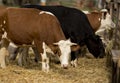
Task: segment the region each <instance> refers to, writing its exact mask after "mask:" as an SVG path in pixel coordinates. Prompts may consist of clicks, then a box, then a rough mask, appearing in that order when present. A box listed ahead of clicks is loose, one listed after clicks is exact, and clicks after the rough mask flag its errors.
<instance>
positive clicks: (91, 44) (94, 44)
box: [85, 35, 105, 58]
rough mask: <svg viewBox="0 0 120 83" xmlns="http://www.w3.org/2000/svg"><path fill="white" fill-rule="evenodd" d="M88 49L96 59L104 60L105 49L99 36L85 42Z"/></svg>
mask: <svg viewBox="0 0 120 83" xmlns="http://www.w3.org/2000/svg"><path fill="white" fill-rule="evenodd" d="M85 43H86V45H87V48H88V50H89V52H90V53H92V54H93V56H94V57H96V58H97V57H100V58H103V57H104V55H105V49H104V46H103V43H102V41H101V39H100V37H99V36H97V35H96V36H91V37H89V38H87V39H86V40H85Z"/></svg>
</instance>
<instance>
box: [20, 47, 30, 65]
mask: <svg viewBox="0 0 120 83" xmlns="http://www.w3.org/2000/svg"><path fill="white" fill-rule="evenodd" d="M28 51H29V47H24V48H23V50H22V53H21V55H22V56H23V57H22V60H23V64H24V65H27V63H28V62H29V60H28V59H29V56H28Z"/></svg>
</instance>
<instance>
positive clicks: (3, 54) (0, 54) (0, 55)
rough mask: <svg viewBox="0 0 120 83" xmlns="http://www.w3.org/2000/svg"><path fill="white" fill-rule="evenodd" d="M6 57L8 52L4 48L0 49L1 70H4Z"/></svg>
mask: <svg viewBox="0 0 120 83" xmlns="http://www.w3.org/2000/svg"><path fill="white" fill-rule="evenodd" d="M6 56H9V52H8V50H7V49H6V48H5V47H3V48H1V49H0V64H1V67H2V68H6V64H5V57H6Z"/></svg>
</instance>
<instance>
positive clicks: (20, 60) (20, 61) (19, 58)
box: [18, 48, 23, 66]
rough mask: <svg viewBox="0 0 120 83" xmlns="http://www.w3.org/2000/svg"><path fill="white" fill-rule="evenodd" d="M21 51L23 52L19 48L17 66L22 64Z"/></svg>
mask: <svg viewBox="0 0 120 83" xmlns="http://www.w3.org/2000/svg"><path fill="white" fill-rule="evenodd" d="M22 52H23V48H19V57H18V65H19V66H23V63H22V62H23V55H22Z"/></svg>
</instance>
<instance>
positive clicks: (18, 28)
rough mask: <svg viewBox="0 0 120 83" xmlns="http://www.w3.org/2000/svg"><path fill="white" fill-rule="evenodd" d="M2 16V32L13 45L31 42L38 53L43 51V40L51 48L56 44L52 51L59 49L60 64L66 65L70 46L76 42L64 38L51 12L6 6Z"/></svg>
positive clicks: (64, 66) (29, 43) (65, 66)
mask: <svg viewBox="0 0 120 83" xmlns="http://www.w3.org/2000/svg"><path fill="white" fill-rule="evenodd" d="M2 16H4V19H1V20H3V21H4V22H5V24H6V25H5V26H6V27H5V28H4V32H7V38H8V39H9V40H10V41H11V42H13V43H14V44H15V45H23V44H26V45H31V44H33V45H35V47H36V48H37V50H38V51H39V53H43V48H42V43H43V42H45V43H46V44H47V45H48V46H49V47H50V48H51V47H52V48H51V49H52V50H53V47H54V46H56V47H57V48H56V49H55V48H54V51H56V52H57V51H58V50H59V49H60V52H61V53H60V55H59V56H60V62H61V66H62V67H63V68H67V67H68V65H69V57H70V52H71V49H70V46H72V45H76V44H75V43H71V42H70V40H66V38H65V36H64V34H63V31H62V29H61V26H60V24H59V21H58V20H57V18H56V17H55V16H54V15H53V14H51V13H48V12H43V11H40V10H38V9H28V8H7V9H6V10H5V12H4V13H3V15H2ZM0 17H1V16H0ZM68 41H69V42H68ZM57 42H58V43H57ZM53 43H57V45H53ZM58 47H59V49H58ZM54 51H53V52H54Z"/></svg>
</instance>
